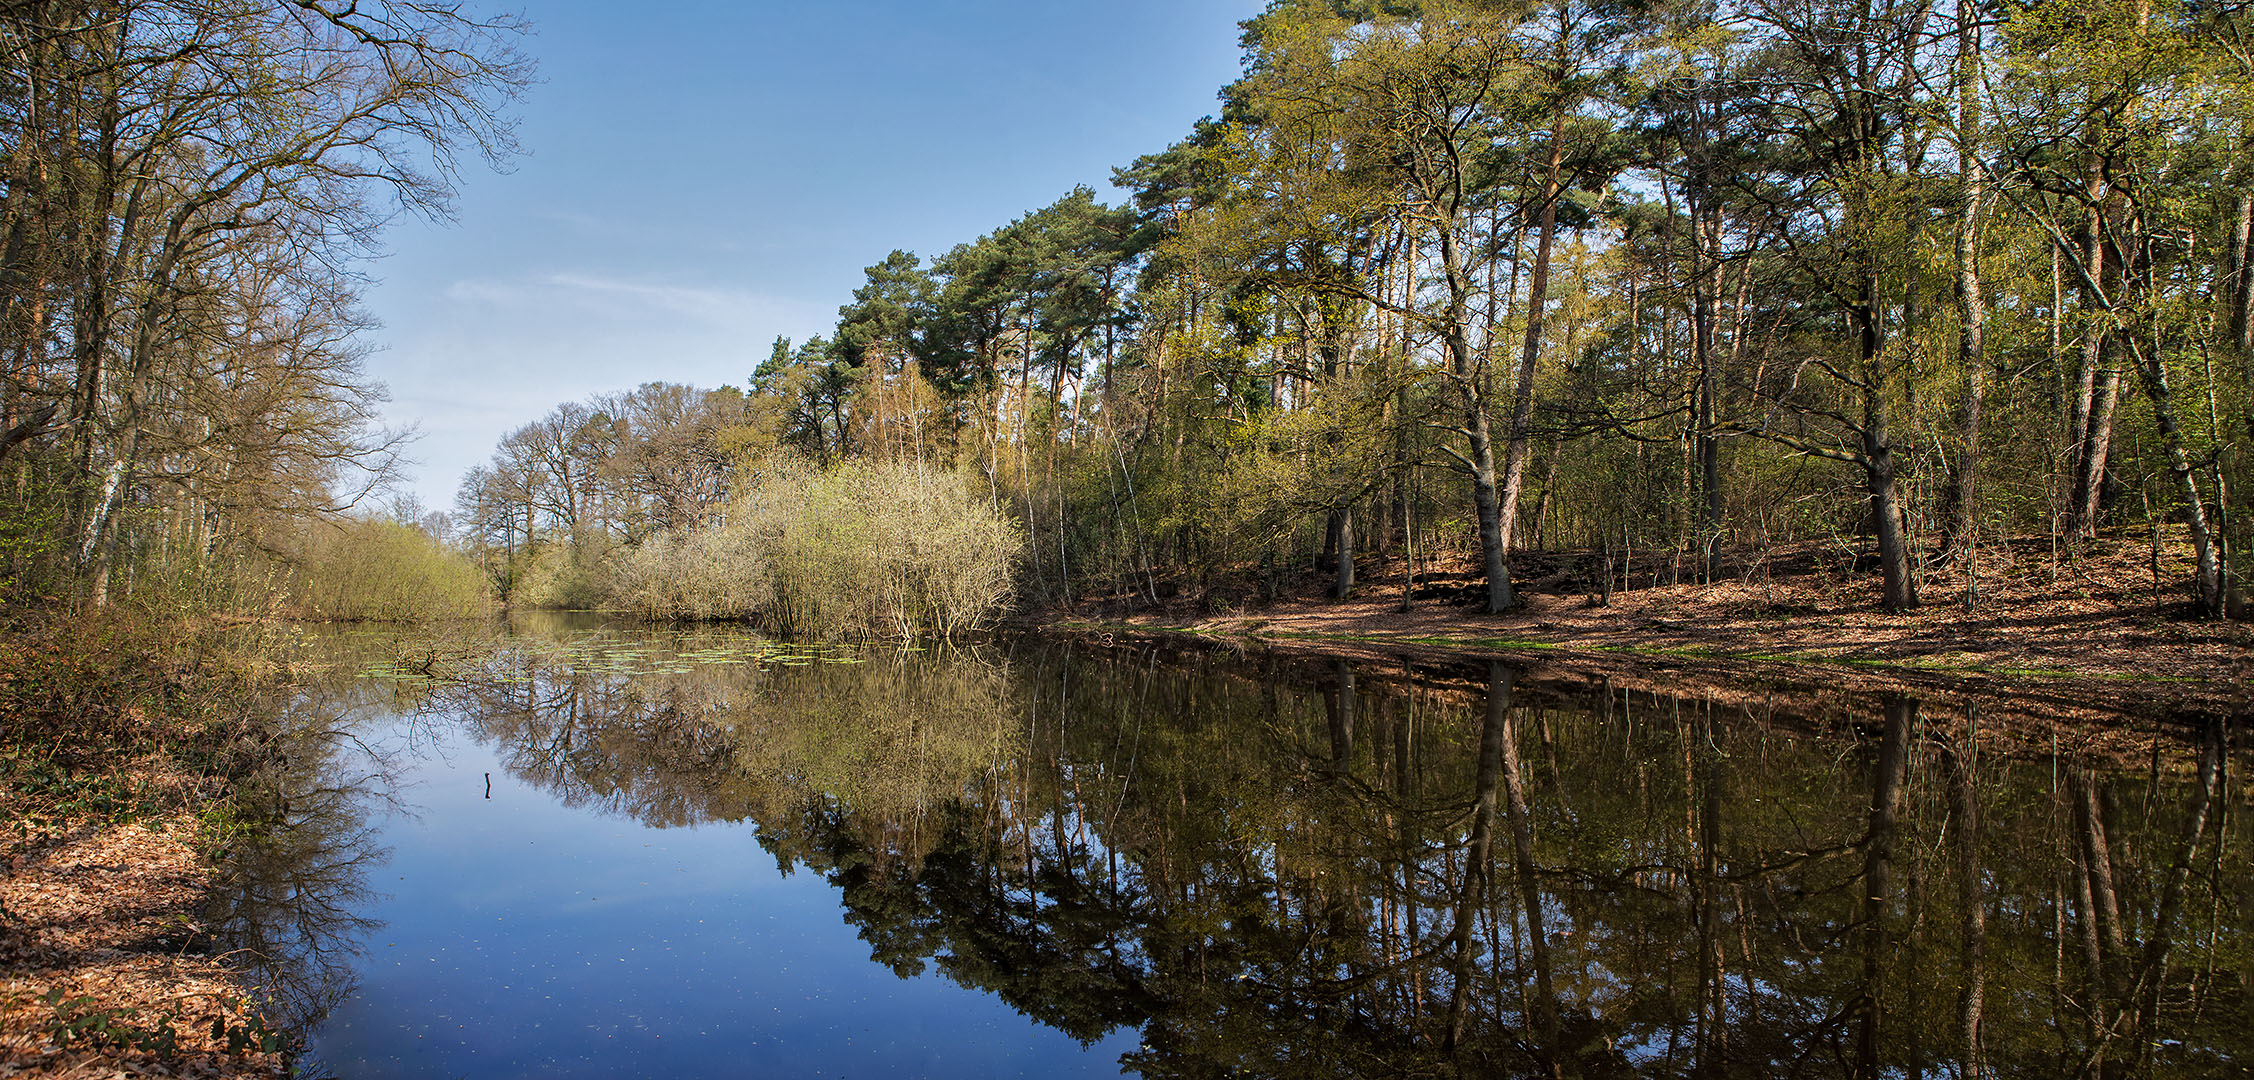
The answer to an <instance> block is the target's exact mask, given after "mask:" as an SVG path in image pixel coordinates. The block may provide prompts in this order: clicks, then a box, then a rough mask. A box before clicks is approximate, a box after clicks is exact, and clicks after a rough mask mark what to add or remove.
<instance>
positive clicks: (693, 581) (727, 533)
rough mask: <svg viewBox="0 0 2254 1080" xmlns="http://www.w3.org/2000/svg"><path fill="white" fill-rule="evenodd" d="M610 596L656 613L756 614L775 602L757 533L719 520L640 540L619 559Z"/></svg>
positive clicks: (710, 616) (695, 615)
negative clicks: (692, 530) (638, 545)
mask: <svg viewBox="0 0 2254 1080" xmlns="http://www.w3.org/2000/svg"><path fill="white" fill-rule="evenodd" d="M612 595H613V597H614V600H615V602H616V603H617V604H618V605H619V606H620V607H624V608H626V609H628V610H630V611H635V612H639V613H641V614H644V615H648V616H652V617H655V618H690V619H754V618H757V617H758V616H759V614H760V613H761V612H763V611H766V610H768V609H769V608H770V607H771V606H772V605H773V604H774V600H775V578H774V573H773V571H772V568H771V566H770V564H769V563H768V553H767V550H766V545H764V544H762V543H761V542H760V537H759V534H758V532H757V531H756V530H754V529H753V528H751V527H749V526H746V525H742V524H722V525H715V526H712V527H710V528H706V529H699V530H696V531H694V532H689V533H660V534H658V535H656V536H652V537H650V538H649V539H647V540H644V541H643V542H642V545H641V546H640V547H637V548H635V549H634V550H633V551H632V552H631V553H629V554H628V555H627V556H626V557H625V559H623V560H622V561H621V562H620V564H619V569H618V579H617V584H616V587H615V589H614V591H613V594H612Z"/></svg>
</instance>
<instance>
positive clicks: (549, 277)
mask: <svg viewBox="0 0 2254 1080" xmlns="http://www.w3.org/2000/svg"><path fill="white" fill-rule="evenodd" d="M445 295H446V298H447V299H449V300H453V301H455V302H458V303H465V304H478V305H488V306H493V307H503V308H513V309H535V310H542V309H544V310H549V311H555V310H563V311H568V312H572V313H575V314H580V315H600V316H604V317H608V318H612V319H621V320H633V319H636V318H646V317H651V316H664V317H669V318H671V317H686V318H689V319H694V320H697V321H700V322H704V323H709V324H713V325H717V326H740V325H743V324H747V323H761V324H770V325H771V324H775V323H783V324H786V325H789V324H807V323H811V324H813V325H820V315H819V314H818V313H817V311H816V309H815V306H814V305H810V304H808V303H807V302H805V301H802V300H796V299H792V298H789V297H782V296H774V295H770V294H765V293H759V292H755V291H752V290H749V289H739V288H730V287H725V286H710V285H683V284H676V283H671V282H653V281H640V280H634V279H629V278H619V277H609V276H605V275H602V274H591V273H581V272H563V273H549V274H539V275H533V276H529V277H520V278H466V279H463V280H460V281H456V282H454V283H453V284H451V285H448V286H447V287H446V293H445Z"/></svg>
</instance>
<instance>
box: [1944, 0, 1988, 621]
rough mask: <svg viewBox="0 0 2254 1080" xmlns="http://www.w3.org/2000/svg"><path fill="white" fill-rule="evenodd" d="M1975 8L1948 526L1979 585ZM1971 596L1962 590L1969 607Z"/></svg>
mask: <svg viewBox="0 0 2254 1080" xmlns="http://www.w3.org/2000/svg"><path fill="white" fill-rule="evenodd" d="M1981 33H1982V31H1981V29H1980V26H1979V19H1978V13H1977V12H1975V11H1973V10H1972V7H1971V4H1970V0H1958V4H1957V34H1958V35H1959V41H1960V45H1959V48H1960V50H1961V54H1960V56H1959V62H1958V67H1957V84H1958V90H1957V141H1958V144H1959V149H1958V152H1957V157H1958V160H1959V161H1960V162H1961V164H1960V166H1959V171H1958V175H1959V180H1960V182H1961V183H1962V184H1963V185H1964V197H1963V202H1962V204H1961V209H1960V211H1959V213H1960V214H1961V215H1962V218H1963V220H1961V221H1959V222H1958V223H1957V306H1958V317H1959V328H1958V331H1957V366H1958V367H1959V368H1960V369H1962V372H1963V377H1964V400H1963V401H1962V402H1961V403H1960V405H1959V407H1958V413H1957V453H1956V460H1955V461H1953V462H1952V463H1951V465H1952V468H1951V474H1952V475H1951V476H1950V483H1949V496H1950V498H1949V501H1950V502H1951V503H1952V504H1953V509H1954V510H1955V513H1954V514H1953V515H1952V517H1953V519H1954V520H1952V521H1951V522H1950V526H1949V546H1950V547H1951V548H1952V549H1953V550H1954V551H1955V552H1956V553H1957V554H1958V555H1960V556H1961V557H1963V558H1964V559H1965V561H1966V569H1965V573H1966V578H1965V580H1966V581H1967V582H1968V583H1970V584H1969V585H1968V588H1970V589H1972V590H1975V591H1976V590H1977V588H1978V581H1979V579H1978V577H1977V574H1978V570H1977V569H1976V568H1975V567H1974V566H1973V565H1972V560H1973V558H1974V556H1975V555H1976V553H1977V549H1978V546H1979V533H1978V530H1979V521H1980V421H1981V415H1980V412H1981V407H1982V405H1983V404H1985V401H1986V397H1987V389H1988V380H1987V365H1988V357H1987V322H1988V302H1987V297H1986V296H1985V295H1984V294H1983V293H1982V291H1981V281H1980V204H1981V200H1982V198H1983V197H1984V195H1985V193H1986V186H1985V184H1984V181H1985V179H1986V177H1985V176H1983V175H1982V173H1981V168H1980V157H1979V154H1978V153H1977V152H1976V151H1977V150H1978V148H1979V146H1980V126H1981V116H1980V83H1981V56H1980V46H1981V41H1980V35H1981ZM1973 602H1974V600H1973V597H1972V596H1971V595H1967V597H1966V598H1965V604H1966V606H1967V607H1968V608H1969V607H1970V606H1971V605H1972V603H1973Z"/></svg>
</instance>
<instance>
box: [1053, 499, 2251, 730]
mask: <svg viewBox="0 0 2254 1080" xmlns="http://www.w3.org/2000/svg"><path fill="white" fill-rule="evenodd" d="M2190 559H2191V556H2190V551H2189V548H2188V546H2186V545H2184V544H2182V543H2180V542H2177V543H2169V542H2163V543H2162V544H2161V545H2160V546H2159V548H2158V550H2157V553H2156V552H2155V548H2154V545H2153V543H2152V540H2151V537H2150V536H2149V535H2147V536H2144V537H2142V538H2137V537H2125V536H2108V537H2102V538H2100V539H2098V540H2096V541H2093V542H2090V543H2088V544H2086V545H2083V546H2082V548H2081V549H2080V550H2078V551H2068V550H2058V551H2056V552H2055V554H2054V548H2053V546H2052V544H2051V541H2050V539H2049V538H2048V537H2028V538H2016V539H2014V540H2013V541H2012V542H2011V543H2010V544H2008V545H2002V544H1999V545H1995V546H1994V547H1992V548H1991V549H1989V550H1987V551H1985V552H1984V553H1983V555H1982V558H1981V560H1980V566H1979V571H1980V573H1979V596H1978V603H1977V604H1976V605H1975V606H1974V608H1973V610H1972V611H1970V612H1967V611H1966V610H1965V607H1964V595H1965V585H1964V581H1963V578H1962V574H1963V570H1962V569H1961V564H1960V566H1958V567H1956V568H1952V569H1950V570H1948V571H1946V572H1940V573H1935V574H1933V575H1931V576H1930V577H1928V578H1927V579H1926V580H1925V581H1924V582H1923V583H1922V589H1921V592H1922V599H1923V600H1924V606H1923V607H1921V608H1919V609H1917V610H1914V611H1911V612H1907V613H1901V614H1895V613H1891V612H1888V611H1886V610H1885V609H1884V607H1883V605H1882V604H1881V602H1880V601H1881V595H1880V583H1879V580H1878V574H1877V571H1876V569H1875V560H1874V559H1873V558H1872V557H1871V556H1869V555H1868V553H1867V552H1858V551H1856V550H1854V549H1852V548H1841V547H1839V546H1836V545H1830V544H1823V543H1806V544H1798V545H1793V546H1790V547H1784V548H1777V549H1772V550H1770V551H1768V552H1765V553H1761V554H1758V555H1748V554H1745V553H1729V554H1727V555H1725V556H1723V557H1722V559H1721V560H1720V566H1719V572H1718V573H1717V574H1716V575H1715V577H1714V580H1713V583H1712V584H1696V583H1693V582H1692V581H1690V580H1689V579H1690V578H1691V577H1692V576H1693V569H1692V567H1690V566H1687V565H1684V562H1685V561H1686V560H1680V559H1676V558H1673V557H1672V556H1671V555H1670V554H1669V553H1665V552H1662V553H1658V554H1656V555H1655V554H1651V553H1644V552H1639V553H1637V555H1636V557H1635V560H1634V564H1633V566H1632V567H1629V566H1627V565H1626V564H1625V563H1624V562H1623V561H1622V560H1620V559H1619V558H1618V557H1617V556H1615V557H1614V560H1613V570H1612V573H1611V575H1610V578H1611V589H1610V594H1609V596H1605V595H1603V593H1602V590H1600V588H1599V586H1598V584H1597V581H1598V580H1599V579H1600V578H1601V577H1604V576H1605V575H1604V574H1603V573H1602V572H1601V567H1603V566H1604V565H1605V562H1604V556H1603V555H1602V554H1599V553H1594V552H1587V551H1579V552H1574V551H1565V552H1526V553H1520V554H1517V555H1514V556H1513V557H1512V560H1511V562H1512V571H1513V577H1514V581H1516V582H1517V584H1518V588H1519V592H1520V598H1521V600H1522V604H1521V606H1520V607H1519V608H1517V609H1515V610H1512V611H1509V612H1505V613H1503V614H1498V615H1488V614H1485V613H1483V612H1481V611H1480V610H1479V609H1480V606H1481V604H1480V602H1481V601H1483V600H1484V598H1485V587H1484V583H1483V582H1482V581H1480V580H1479V578H1478V574H1477V568H1476V566H1475V565H1473V564H1472V562H1471V560H1470V559H1468V558H1464V557H1457V558H1453V559H1449V560H1447V561H1438V560H1435V561H1433V562H1432V563H1431V564H1429V565H1422V564H1420V566H1419V567H1418V574H1417V577H1416V587H1415V590H1414V595H1413V597H1412V600H1411V603H1410V604H1409V605H1408V609H1407V610H1403V604H1402V593H1403V586H1404V584H1405V583H1406V581H1407V578H1406V575H1405V573H1404V571H1405V569H1406V563H1405V560H1403V559H1402V558H1399V557H1394V558H1390V559H1380V558H1378V557H1376V556H1369V557H1366V558H1364V559H1362V560H1358V561H1357V564H1356V565H1357V577H1358V582H1357V588H1356V591H1355V594H1354V595H1353V596H1351V597H1349V598H1347V599H1345V600H1337V599H1333V598H1331V597H1330V596H1329V595H1328V593H1329V587H1330V584H1331V580H1332V576H1331V574H1329V573H1325V572H1317V571H1315V570H1313V569H1307V570H1304V571H1302V572H1300V573H1298V574H1295V575H1289V576H1286V577H1284V578H1283V580H1282V581H1281V583H1280V584H1281V586H1282V587H1281V588H1280V589H1278V590H1277V591H1276V594H1275V596H1274V598H1273V599H1267V598H1264V597H1263V593H1264V592H1265V589H1264V588H1263V585H1264V582H1263V581H1262V580H1261V579H1260V577H1259V575H1258V573H1257V572H1251V573H1240V574H1233V575H1214V576H1212V577H1209V578H1208V579H1207V580H1206V581H1205V582H1204V583H1202V584H1199V583H1192V582H1171V583H1170V582H1166V581H1160V582H1158V583H1157V592H1158V593H1159V594H1160V596H1161V597H1162V598H1163V599H1162V600H1161V601H1160V602H1158V603H1156V604H1153V603H1151V602H1150V601H1149V599H1148V591H1147V589H1146V591H1145V593H1144V594H1143V595H1141V596H1137V595H1132V594H1123V595H1118V596H1111V597H1100V598H1093V599H1090V600H1087V601H1084V602H1082V603H1079V604H1076V605H1073V606H1072V607H1070V608H1066V609H1058V610H1052V611H1049V612H1045V613H1042V614H1041V615H1040V616H1038V617H1037V620H1036V621H1037V622H1039V623H1040V624H1041V625H1043V626H1045V627H1047V628H1048V629H1051V630H1058V631H1066V632H1078V633H1082V634H1092V635H1096V636H1099V637H1100V636H1101V635H1102V634H1105V633H1120V632H1136V633H1149V632H1164V633H1171V634H1190V635H1196V636H1199V637H1203V638H1208V639H1214V640H1222V641H1258V642H1262V643H1267V644H1270V645H1286V644H1291V643H1298V644H1301V645H1304V646H1307V647H1310V648H1316V649H1329V650H1332V651H1338V650H1347V651H1352V650H1357V649H1359V650H1365V651H1367V650H1376V651H1380V652H1385V653H1390V654H1393V655H1401V656H1407V655H1415V654H1420V653H1424V654H1456V655H1463V654H1472V653H1482V654H1512V655H1520V656H1523V655H1527V654H1542V655H1544V656H1546V657H1548V658H1549V661H1550V663H1551V664H1552V665H1553V666H1555V665H1556V664H1558V663H1561V662H1563V661H1564V660H1565V659H1566V658H1567V657H1569V656H1570V657H1576V658H1579V659H1581V660H1582V661H1585V663H1584V664H1583V665H1582V666H1584V667H1586V668H1588V669H1589V670H1590V671H1591V672H1592V673H1600V672H1604V671H1606V670H1607V669H1609V668H1617V667H1620V666H1622V665H1627V666H1632V667H1635V668H1638V669H1641V670H1644V671H1646V672H1650V673H1665V672H1673V673H1676V674H1680V673H1683V672H1686V671H1689V670H1692V669H1696V670H1698V671H1704V672H1710V673H1713V674H1714V675H1716V676H1717V677H1726V676H1727V675H1728V673H1729V672H1730V671H1731V670H1756V669H1758V670H1762V671H1765V672H1767V673H1769V674H1771V675H1774V674H1776V673H1778V672H1779V671H1790V672H1793V673H1795V674H1796V675H1797V676H1799V677H1800V678H1801V679H1802V680H1803V681H1808V682H1812V683H1818V684H1825V685H1839V684H1843V683H1849V682H1853V683H1861V684H1866V685H1869V686H1872V687H1877V686H1879V685H1881V684H1885V683H1889V682H1893V683H1904V682H1906V683H1909V684H1912V685H1924V686H1953V685H1963V684H1968V683H1970V684H1977V685H1980V686H1984V687H1987V688H1989V689H1990V690H1993V691H1996V692H2011V691H2014V690H2022V689H2025V690H2033V689H2041V690H2043V691H2045V693H2044V694H2043V695H2042V696H2044V697H2046V698H2056V699H2058V700H2079V701H2084V702H2089V703H2092V704H2093V705H2101V706H2103V707H2106V708H2114V707H2118V708H2120V709H2122V710H2125V711H2135V712H2169V711H2175V712H2183V711H2192V712H2203V713H2223V714H2228V715H2250V714H2254V691H2250V690H2249V687H2250V686H2254V626H2250V625H2249V624H2248V623H2246V622H2243V621H2239V622H2234V621H2225V620H2213V619H2200V618H2196V617H2194V613H2193V611H2192V605H2191V604H2190V602H2189V598H2188V596H2187V595H2186V593H2185V585H2186V583H2188V581H2189V580H2190ZM1670 677H1672V676H1671V675H1667V674H1658V675H1657V678H1658V681H1661V682H1664V681H1666V679H1667V678H1670Z"/></svg>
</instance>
